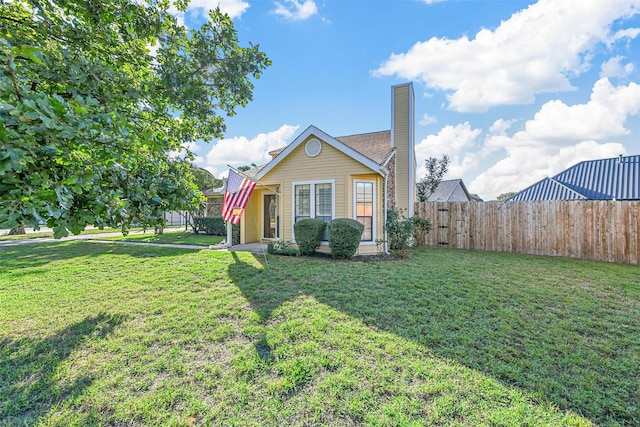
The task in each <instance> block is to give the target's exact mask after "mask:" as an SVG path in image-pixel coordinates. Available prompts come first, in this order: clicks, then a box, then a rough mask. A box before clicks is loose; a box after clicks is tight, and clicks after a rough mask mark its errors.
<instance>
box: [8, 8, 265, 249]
mask: <svg viewBox="0 0 640 427" xmlns="http://www.w3.org/2000/svg"><path fill="white" fill-rule="evenodd" d="M171 3H173V4H174V5H175V6H176V7H178V9H179V10H182V11H184V10H186V7H187V5H188V0H187V1H175V2H169V1H165V0H146V1H145V0H110V1H104V2H102V1H91V0H89V1H67V0H13V1H11V2H0V118H1V119H2V122H1V124H0V141H1V142H2V143H1V144H0V228H15V227H18V226H20V225H21V224H24V225H26V226H28V227H34V228H36V229H37V228H38V225H39V224H41V223H42V222H46V223H47V225H49V226H51V227H53V228H54V232H55V236H56V237H62V236H66V235H67V234H68V232H69V231H71V232H73V233H79V232H80V231H81V230H82V229H84V227H85V226H87V225H90V224H92V225H95V226H98V227H103V226H111V227H120V228H121V229H122V230H123V232H126V231H127V230H128V228H129V227H130V226H131V223H132V222H135V223H138V224H141V225H144V226H149V227H154V226H159V225H161V224H162V219H161V218H162V216H161V212H163V211H165V210H193V209H196V208H197V206H198V204H199V203H200V202H201V200H202V195H201V193H200V191H199V190H198V188H197V187H196V185H195V184H194V183H193V176H192V174H191V172H190V165H189V161H188V160H190V159H191V158H192V155H191V153H189V152H188V150H187V151H186V154H183V155H182V156H180V157H177V156H175V155H173V156H172V155H171V153H175V152H180V151H181V150H183V151H182V152H183V153H185V151H184V149H183V148H182V147H183V146H184V145H185V143H187V142H191V141H194V140H200V139H202V140H211V139H213V138H220V137H222V136H223V133H224V131H225V125H224V120H223V116H224V115H233V114H234V113H235V110H236V108H237V107H238V106H245V105H246V104H247V103H248V102H249V101H250V100H251V98H252V91H253V83H252V79H254V78H259V76H260V75H261V73H262V72H263V70H264V69H265V68H266V67H267V66H268V65H270V62H269V60H268V58H267V57H266V55H265V54H264V53H263V52H261V51H260V50H259V48H258V46H254V45H251V44H249V45H248V46H247V47H241V46H239V43H238V39H237V34H236V32H235V29H234V27H233V22H232V21H231V19H230V18H229V17H228V16H227V15H226V14H223V13H222V12H221V11H220V10H213V11H211V12H210V14H209V16H208V20H207V21H206V22H205V23H204V25H202V27H201V28H199V29H187V28H185V27H184V26H182V25H179V23H178V22H177V20H176V18H175V17H174V16H173V15H172V14H171V13H169V7H170V4H171Z"/></svg>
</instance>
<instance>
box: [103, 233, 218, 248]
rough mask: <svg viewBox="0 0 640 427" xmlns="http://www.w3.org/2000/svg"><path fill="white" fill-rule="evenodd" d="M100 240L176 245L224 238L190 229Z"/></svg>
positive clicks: (205, 242)
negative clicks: (192, 231)
mask: <svg viewBox="0 0 640 427" xmlns="http://www.w3.org/2000/svg"><path fill="white" fill-rule="evenodd" d="M99 239H100V240H121V241H126V242H146V243H171V244H176V245H201V246H209V245H217V244H218V243H220V242H221V241H223V240H224V237H220V236H208V235H206V234H193V233H191V232H190V231H172V232H169V233H164V234H153V231H149V232H147V233H145V234H131V235H128V236H111V237H99Z"/></svg>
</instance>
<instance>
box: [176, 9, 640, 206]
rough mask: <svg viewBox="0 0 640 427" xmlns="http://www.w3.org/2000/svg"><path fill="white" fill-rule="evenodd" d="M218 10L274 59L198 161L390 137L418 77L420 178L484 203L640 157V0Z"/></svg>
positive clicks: (225, 161) (195, 16)
mask: <svg viewBox="0 0 640 427" xmlns="http://www.w3.org/2000/svg"><path fill="white" fill-rule="evenodd" d="M217 4H220V6H221V8H222V9H223V10H224V11H226V12H227V13H229V15H230V16H231V17H232V18H233V19H234V23H235V26H236V29H237V31H238V36H239V39H240V42H241V44H243V45H246V44H247V43H248V42H252V43H253V44H259V45H260V48H261V50H263V51H264V52H266V54H267V55H268V56H269V58H270V59H271V60H272V61H273V65H272V66H271V67H269V68H268V69H267V70H266V71H265V73H264V75H263V76H262V78H260V79H259V80H257V81H256V82H255V91H254V100H253V102H252V103H250V104H249V105H248V106H247V107H246V108H244V109H239V110H238V111H237V114H236V115H235V116H234V117H229V118H227V119H226V123H227V132H226V135H225V138H224V139H222V140H219V141H214V142H211V143H208V144H205V143H202V142H198V143H195V144H192V145H191V147H190V148H191V149H192V150H193V151H194V152H195V153H196V155H197V158H196V162H197V164H198V165H199V166H202V167H205V168H207V169H208V170H210V171H211V172H213V173H214V175H215V176H216V177H220V176H226V173H227V166H226V165H232V166H242V165H248V164H251V163H256V164H262V163H266V162H267V161H268V160H269V157H268V155H267V152H268V151H269V150H271V149H274V148H278V147H281V146H284V145H286V144H287V143H289V142H291V141H292V140H293V139H294V138H295V137H296V136H297V135H298V134H299V133H300V132H302V131H303V130H304V129H306V128H307V127H308V126H309V125H315V126H316V127H318V128H320V129H322V130H323V131H325V132H327V133H328V134H330V135H333V136H344V135H351V134H357V133H364V132H373V131H378V130H384V129H389V128H390V120H391V112H390V107H391V100H390V95H391V89H390V87H391V86H392V85H395V84H399V83H404V82H408V81H412V82H413V83H414V90H415V94H416V156H417V159H418V167H419V169H418V176H423V175H424V168H423V164H424V160H425V159H426V158H427V157H432V156H434V157H440V156H442V155H443V154H448V155H449V157H450V158H451V160H452V163H451V165H450V168H449V173H448V176H447V178H463V179H464V182H465V184H466V185H467V187H468V189H469V191H470V192H472V193H477V194H479V195H480V196H481V197H483V198H484V199H485V200H492V199H495V197H496V196H497V195H499V194H501V193H505V192H508V191H518V190H521V189H523V188H525V187H527V186H529V185H531V184H533V183H534V182H536V181H538V180H539V179H541V178H544V177H545V176H552V175H555V174H556V173H558V172H560V171H561V170H563V169H566V168H567V167H569V166H571V165H573V164H575V163H577V162H579V161H582V160H588V159H597V158H606V157H615V156H618V155H619V154H625V155H630V154H640V84H639V83H640V0H566V1H565V0H540V1H538V2H534V1H519V0H499V1H485V0H466V1H460V0H440V1H434V0H325V1H322V0H315V1H314V0H279V1H271V0H261V1H250V0H223V1H220V2H218V1H213V0H209V1H208V0H194V1H192V2H191V6H190V9H189V10H188V11H187V13H186V14H184V15H182V16H180V17H179V18H180V19H182V20H183V21H184V23H185V25H187V26H188V27H195V26H197V25H199V22H201V20H202V14H203V13H204V12H206V10H208V9H209V8H212V7H215V6H216V5H217Z"/></svg>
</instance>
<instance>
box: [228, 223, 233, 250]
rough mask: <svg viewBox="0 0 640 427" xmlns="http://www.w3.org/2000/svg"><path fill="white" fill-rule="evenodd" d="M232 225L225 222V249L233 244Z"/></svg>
mask: <svg viewBox="0 0 640 427" xmlns="http://www.w3.org/2000/svg"><path fill="white" fill-rule="evenodd" d="M232 242H233V224H231V221H227V247H228V248H230V247H231V245H232V244H233V243H232Z"/></svg>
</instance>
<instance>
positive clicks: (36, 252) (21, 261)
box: [0, 241, 193, 273]
mask: <svg viewBox="0 0 640 427" xmlns="http://www.w3.org/2000/svg"><path fill="white" fill-rule="evenodd" d="M185 253H193V249H181V248H165V247H162V248H158V247H155V246H145V245H121V244H118V243H111V244H110V243H105V242H100V243H89V242H82V241H67V242H55V243H38V244H24V245H15V246H0V271H2V270H8V271H12V273H15V270H17V269H20V268H23V267H40V266H44V265H47V264H49V263H50V262H56V261H63V260H68V259H73V258H78V257H97V256H101V255H126V256H132V257H135V258H158V257H166V256H175V255H181V254H185Z"/></svg>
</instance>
